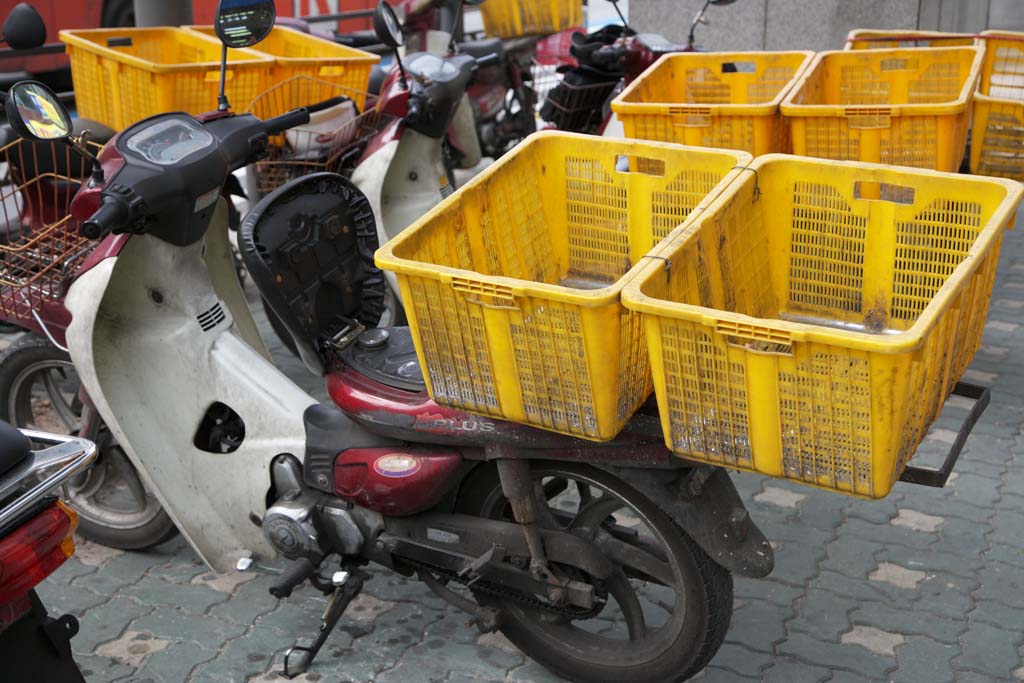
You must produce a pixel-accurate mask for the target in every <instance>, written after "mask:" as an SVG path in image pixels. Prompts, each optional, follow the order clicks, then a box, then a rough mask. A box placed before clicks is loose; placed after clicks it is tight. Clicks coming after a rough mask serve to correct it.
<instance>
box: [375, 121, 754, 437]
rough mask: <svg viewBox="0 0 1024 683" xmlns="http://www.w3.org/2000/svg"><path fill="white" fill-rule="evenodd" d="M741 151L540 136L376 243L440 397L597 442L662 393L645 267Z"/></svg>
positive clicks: (734, 172) (726, 176)
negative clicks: (640, 303) (638, 300)
mask: <svg viewBox="0 0 1024 683" xmlns="http://www.w3.org/2000/svg"><path fill="white" fill-rule="evenodd" d="M749 161H750V156H749V155H747V154H744V153H742V152H730V151H726V150H710V149H708V150H705V149H695V148H684V147H678V146H675V145H665V144H657V143H641V142H633V141H628V140H612V139H602V138H598V137H592V136H585V135H576V134H572V133H560V132H543V133H537V134H536V135H533V136H531V137H530V138H528V139H527V140H526V141H525V142H523V143H521V144H520V145H519V146H517V147H516V148H514V149H513V150H512V151H511V152H509V153H508V154H507V155H505V156H503V157H502V158H501V160H499V161H498V162H496V163H495V164H493V165H492V166H490V167H489V168H487V169H486V170H484V171H483V172H482V173H481V174H480V175H478V176H477V177H476V178H474V179H473V180H472V181H471V182H470V183H468V184H467V185H466V186H465V187H463V188H461V189H460V190H459V191H458V192H456V193H455V194H454V195H452V196H451V197H449V198H448V199H446V200H445V201H444V202H442V203H441V204H440V205H439V206H438V207H436V208H435V209H433V210H432V211H431V212H430V213H428V214H427V215H426V216H424V217H423V218H421V219H420V220H418V221H417V222H416V223H414V224H413V225H412V226H410V227H409V228H407V229H406V230H405V231H404V232H403V233H402V234H401V235H399V236H398V237H396V238H395V239H393V240H391V241H390V242H388V243H387V244H386V245H384V246H383V247H381V249H380V250H378V252H377V264H378V266H380V267H381V268H383V269H384V270H388V271H393V272H396V273H397V274H398V284H399V287H400V289H401V294H402V300H403V302H404V303H405V306H406V313H407V315H408V317H409V325H410V327H411V328H412V332H413V338H414V340H415V342H416V351H417V353H418V355H419V359H420V363H421V364H422V366H423V368H424V375H425V377H426V381H427V387H428V389H429V391H430V395H431V396H432V397H433V398H434V400H436V401H437V402H438V403H442V404H445V405H450V406H455V407H458V408H462V409H465V410H468V411H471V412H476V413H482V414H485V415H491V416H495V417H501V418H504V419H508V420H513V421H515V422H521V423H525V424H530V425H533V426H535V427H541V428H545V429H550V430H553V431H557V432H562V433H564V434H570V435H572V436H578V437H582V438H586V439H593V440H606V439H611V438H613V437H614V436H615V435H616V434H617V433H618V432H619V431H620V430H621V428H622V426H623V425H624V424H625V423H626V422H627V421H628V420H629V418H630V416H631V415H632V414H633V412H634V411H635V410H636V409H637V407H638V406H639V405H640V404H641V403H643V401H644V400H645V399H646V398H647V396H648V395H649V393H650V373H649V370H648V362H647V349H646V345H645V343H644V336H643V329H642V328H641V325H640V319H639V316H637V315H634V314H631V313H630V312H628V311H626V310H625V309H624V308H623V307H622V304H621V302H620V300H619V294H620V291H621V289H622V286H623V284H624V283H625V282H626V281H627V280H628V279H629V277H630V274H631V273H632V272H633V270H631V269H633V268H634V264H636V263H637V262H638V261H640V260H642V257H643V256H644V255H645V254H647V253H648V252H650V251H651V249H652V247H654V246H655V244H656V243H657V242H658V241H659V240H661V239H662V238H663V237H665V236H666V235H667V234H669V233H670V232H671V231H673V230H675V229H677V228H678V227H679V226H680V225H683V224H685V223H687V221H688V220H689V219H690V217H691V216H692V215H693V214H694V213H695V212H698V211H699V209H700V207H702V206H704V205H706V203H707V202H708V201H709V200H710V199H711V198H713V197H714V196H716V195H717V194H718V193H720V192H722V191H723V189H724V188H725V187H727V186H728V184H729V183H730V182H732V181H733V180H734V179H736V178H737V177H738V174H739V173H741V172H742V171H740V170H738V169H737V168H736V167H737V166H744V165H746V164H747V163H749Z"/></svg>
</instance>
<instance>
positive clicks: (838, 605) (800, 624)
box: [787, 588, 865, 641]
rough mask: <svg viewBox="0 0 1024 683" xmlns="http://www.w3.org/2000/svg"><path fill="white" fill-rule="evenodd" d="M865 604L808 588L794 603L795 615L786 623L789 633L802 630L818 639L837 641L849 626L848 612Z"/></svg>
mask: <svg viewBox="0 0 1024 683" xmlns="http://www.w3.org/2000/svg"><path fill="white" fill-rule="evenodd" d="M862 604H865V603H863V602H861V601H858V600H853V599H850V598H846V597H843V596H840V595H836V594H835V593H830V592H827V591H823V590H815V589H813V588H812V589H810V590H808V591H807V593H806V594H804V595H803V596H801V597H800V598H799V599H798V600H797V601H796V604H795V608H796V614H797V615H796V617H795V618H794V619H793V620H792V621H790V622H789V623H788V624H787V629H788V630H789V632H790V633H792V632H793V631H794V630H795V631H802V632H804V633H806V634H808V635H811V636H814V637H815V638H818V639H820V640H827V641H838V640H839V634H841V633H843V632H844V631H847V630H849V628H850V625H851V624H850V618H849V614H850V612H851V611H853V610H854V609H855V608H856V607H857V606H858V605H862Z"/></svg>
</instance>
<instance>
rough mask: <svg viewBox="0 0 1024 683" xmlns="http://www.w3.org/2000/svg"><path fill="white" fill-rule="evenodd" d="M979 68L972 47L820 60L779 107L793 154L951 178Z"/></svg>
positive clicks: (978, 54) (843, 54)
mask: <svg viewBox="0 0 1024 683" xmlns="http://www.w3.org/2000/svg"><path fill="white" fill-rule="evenodd" d="M981 62H982V50H981V48H977V47H953V48H935V47H931V48H906V49H897V50H847V51H838V52H819V53H818V55H817V56H816V57H815V58H814V61H813V62H812V63H811V65H810V66H809V67H808V68H807V70H806V71H805V72H804V74H803V76H801V78H800V81H799V82H798V83H797V84H796V86H795V87H794V88H793V89H792V90H791V91H790V92H789V94H788V95H787V96H786V98H785V99H784V100H783V102H782V115H783V116H785V117H786V119H787V120H788V122H789V124H790V130H791V133H792V140H793V150H792V151H793V152H794V153H795V154H800V155H804V156H812V157H821V158H824V159H840V160H855V161H874V162H882V163H885V164H893V165H895V166H916V167H918V168H927V169H935V170H939V171H956V170H957V169H958V168H959V167H960V162H961V160H962V159H963V156H964V149H965V148H966V146H967V131H968V128H969V126H970V116H971V111H970V105H971V98H972V96H973V95H974V91H975V89H976V87H977V85H978V79H979V77H980V76H981Z"/></svg>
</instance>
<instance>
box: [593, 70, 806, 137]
mask: <svg viewBox="0 0 1024 683" xmlns="http://www.w3.org/2000/svg"><path fill="white" fill-rule="evenodd" d="M813 57H814V53H813V52H709V53H702V52H686V53H680V54H668V55H664V56H663V57H662V58H661V59H659V60H658V61H657V62H655V63H654V65H653V66H651V68H649V69H648V70H647V71H645V72H644V73H643V75H642V76H640V78H638V79H636V80H635V81H633V83H631V84H630V85H629V87H628V88H626V89H625V90H624V91H623V92H622V94H620V95H619V96H618V97H616V98H615V99H614V100H612V111H614V112H615V113H616V114H618V116H619V120H620V121H622V126H623V128H624V129H625V131H626V137H630V138H638V139H642V140H660V141H662V142H677V143H679V144H684V145H700V146H702V147H725V148H728V149H740V150H743V151H744V152H750V153H751V154H753V155H755V156H756V155H760V154H767V153H769V152H786V151H788V148H789V135H788V133H787V131H786V127H785V121H783V119H782V117H781V116H780V115H779V103H780V102H782V98H783V96H785V94H786V93H787V92H789V90H790V88H792V87H793V84H794V83H796V80H797V78H798V77H799V76H800V75H801V74H802V73H803V71H804V69H805V68H806V67H807V65H808V64H810V62H811V59H812V58H813Z"/></svg>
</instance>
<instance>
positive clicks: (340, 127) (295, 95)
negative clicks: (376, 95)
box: [249, 76, 396, 195]
mask: <svg viewBox="0 0 1024 683" xmlns="http://www.w3.org/2000/svg"><path fill="white" fill-rule="evenodd" d="M366 97H367V93H365V92H361V91H357V90H353V89H351V88H346V87H344V86H341V85H337V84H336V83H330V82H327V81H322V80H318V79H315V78H311V77H308V76H296V77H294V78H290V79H288V80H286V81H284V82H282V83H279V84H278V85H276V86H274V87H273V88H270V89H269V90H267V91H266V92H264V93H263V94H262V95H260V96H259V97H257V98H256V99H255V100H253V102H252V104H251V105H250V106H249V112H250V113H252V114H254V115H256V116H257V117H259V118H261V119H265V118H269V117H270V116H275V115H277V114H279V113H280V112H282V111H287V110H288V109H293V108H295V107H299V106H303V105H310V104H316V103H318V102H324V101H326V100H330V99H337V100H338V102H337V104H335V105H334V106H332V107H330V108H329V109H327V110H324V111H322V112H318V113H316V114H314V115H313V116H312V117H311V119H310V123H309V124H307V125H306V126H303V127H299V128H293V129H291V130H288V131H286V132H284V133H283V134H281V135H275V136H272V137H271V138H270V141H269V152H268V155H267V156H266V157H265V158H264V159H263V160H261V161H259V162H257V163H255V164H253V166H252V167H251V168H250V173H252V174H253V176H254V180H255V184H254V187H255V189H256V191H257V192H259V193H260V194H263V195H265V194H267V193H268V192H272V191H274V190H275V189H277V188H278V187H280V186H281V185H283V184H284V183H286V182H288V181H290V180H294V179H295V178H299V177H301V176H304V175H308V174H310V173H318V172H321V171H329V172H333V173H341V174H342V175H348V174H349V173H351V171H352V169H353V168H354V166H355V163H356V162H357V161H358V160H359V158H360V157H361V156H362V153H363V150H364V149H365V146H366V143H367V142H368V141H369V140H370V138H372V137H373V136H374V135H376V134H377V133H379V132H380V131H382V130H384V129H385V128H386V127H387V126H388V125H390V124H391V123H393V122H394V121H396V117H394V116H391V115H390V114H385V113H383V112H380V111H377V110H376V109H369V110H367V111H364V112H360V111H359V110H358V107H357V106H356V103H357V102H362V101H364V100H365V98H366Z"/></svg>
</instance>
